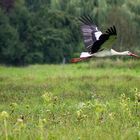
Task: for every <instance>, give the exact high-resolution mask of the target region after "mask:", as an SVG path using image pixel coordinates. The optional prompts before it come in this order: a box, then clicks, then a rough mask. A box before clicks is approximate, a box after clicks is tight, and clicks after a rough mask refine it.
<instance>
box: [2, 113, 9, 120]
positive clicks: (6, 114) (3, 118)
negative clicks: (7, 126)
mask: <svg viewBox="0 0 140 140" xmlns="http://www.w3.org/2000/svg"><path fill="white" fill-rule="evenodd" d="M8 117H9V114H8V113H7V112H6V111H2V112H1V114H0V119H1V120H5V119H7V118H8Z"/></svg>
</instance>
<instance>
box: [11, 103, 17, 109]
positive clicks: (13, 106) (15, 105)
mask: <svg viewBox="0 0 140 140" xmlns="http://www.w3.org/2000/svg"><path fill="white" fill-rule="evenodd" d="M17 106H18V104H17V103H11V104H10V107H11V108H16V107H17Z"/></svg>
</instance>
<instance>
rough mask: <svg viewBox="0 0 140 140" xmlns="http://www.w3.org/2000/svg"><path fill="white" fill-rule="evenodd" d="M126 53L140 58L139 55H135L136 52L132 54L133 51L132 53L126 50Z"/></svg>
mask: <svg viewBox="0 0 140 140" xmlns="http://www.w3.org/2000/svg"><path fill="white" fill-rule="evenodd" d="M126 55H128V56H133V57H137V58H140V56H138V55H136V54H134V53H132V52H130V51H126Z"/></svg>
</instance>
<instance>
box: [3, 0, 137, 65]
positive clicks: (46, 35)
mask: <svg viewBox="0 0 140 140" xmlns="http://www.w3.org/2000/svg"><path fill="white" fill-rule="evenodd" d="M87 14H89V15H90V16H92V17H93V19H94V21H95V23H96V24H97V25H99V28H100V29H101V30H103V31H105V29H106V28H107V27H109V26H111V25H116V27H117V30H118V42H117V48H118V49H120V50H123V49H124V48H129V49H132V50H139V44H140V39H139V38H140V31H139V27H140V16H139V15H140V1H138V0H133V1H132V0H127V1H126V0H86V1H85V0H0V63H1V64H12V65H26V64H34V63H61V62H62V61H63V60H64V59H65V60H66V62H69V60H70V59H71V58H72V57H76V56H79V52H80V51H82V50H84V45H83V42H82V36H81V33H80V27H79V25H80V23H79V20H78V17H80V16H82V15H87Z"/></svg>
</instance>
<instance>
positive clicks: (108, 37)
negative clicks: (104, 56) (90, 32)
mask: <svg viewBox="0 0 140 140" xmlns="http://www.w3.org/2000/svg"><path fill="white" fill-rule="evenodd" d="M116 39H117V31H116V28H115V26H112V27H110V28H108V30H107V31H106V33H105V34H102V35H101V36H100V37H99V40H97V41H96V42H95V43H94V44H93V45H92V48H91V53H96V52H98V51H101V50H104V49H107V48H109V49H110V48H111V47H112V45H113V44H114V42H115V41H116Z"/></svg>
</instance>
